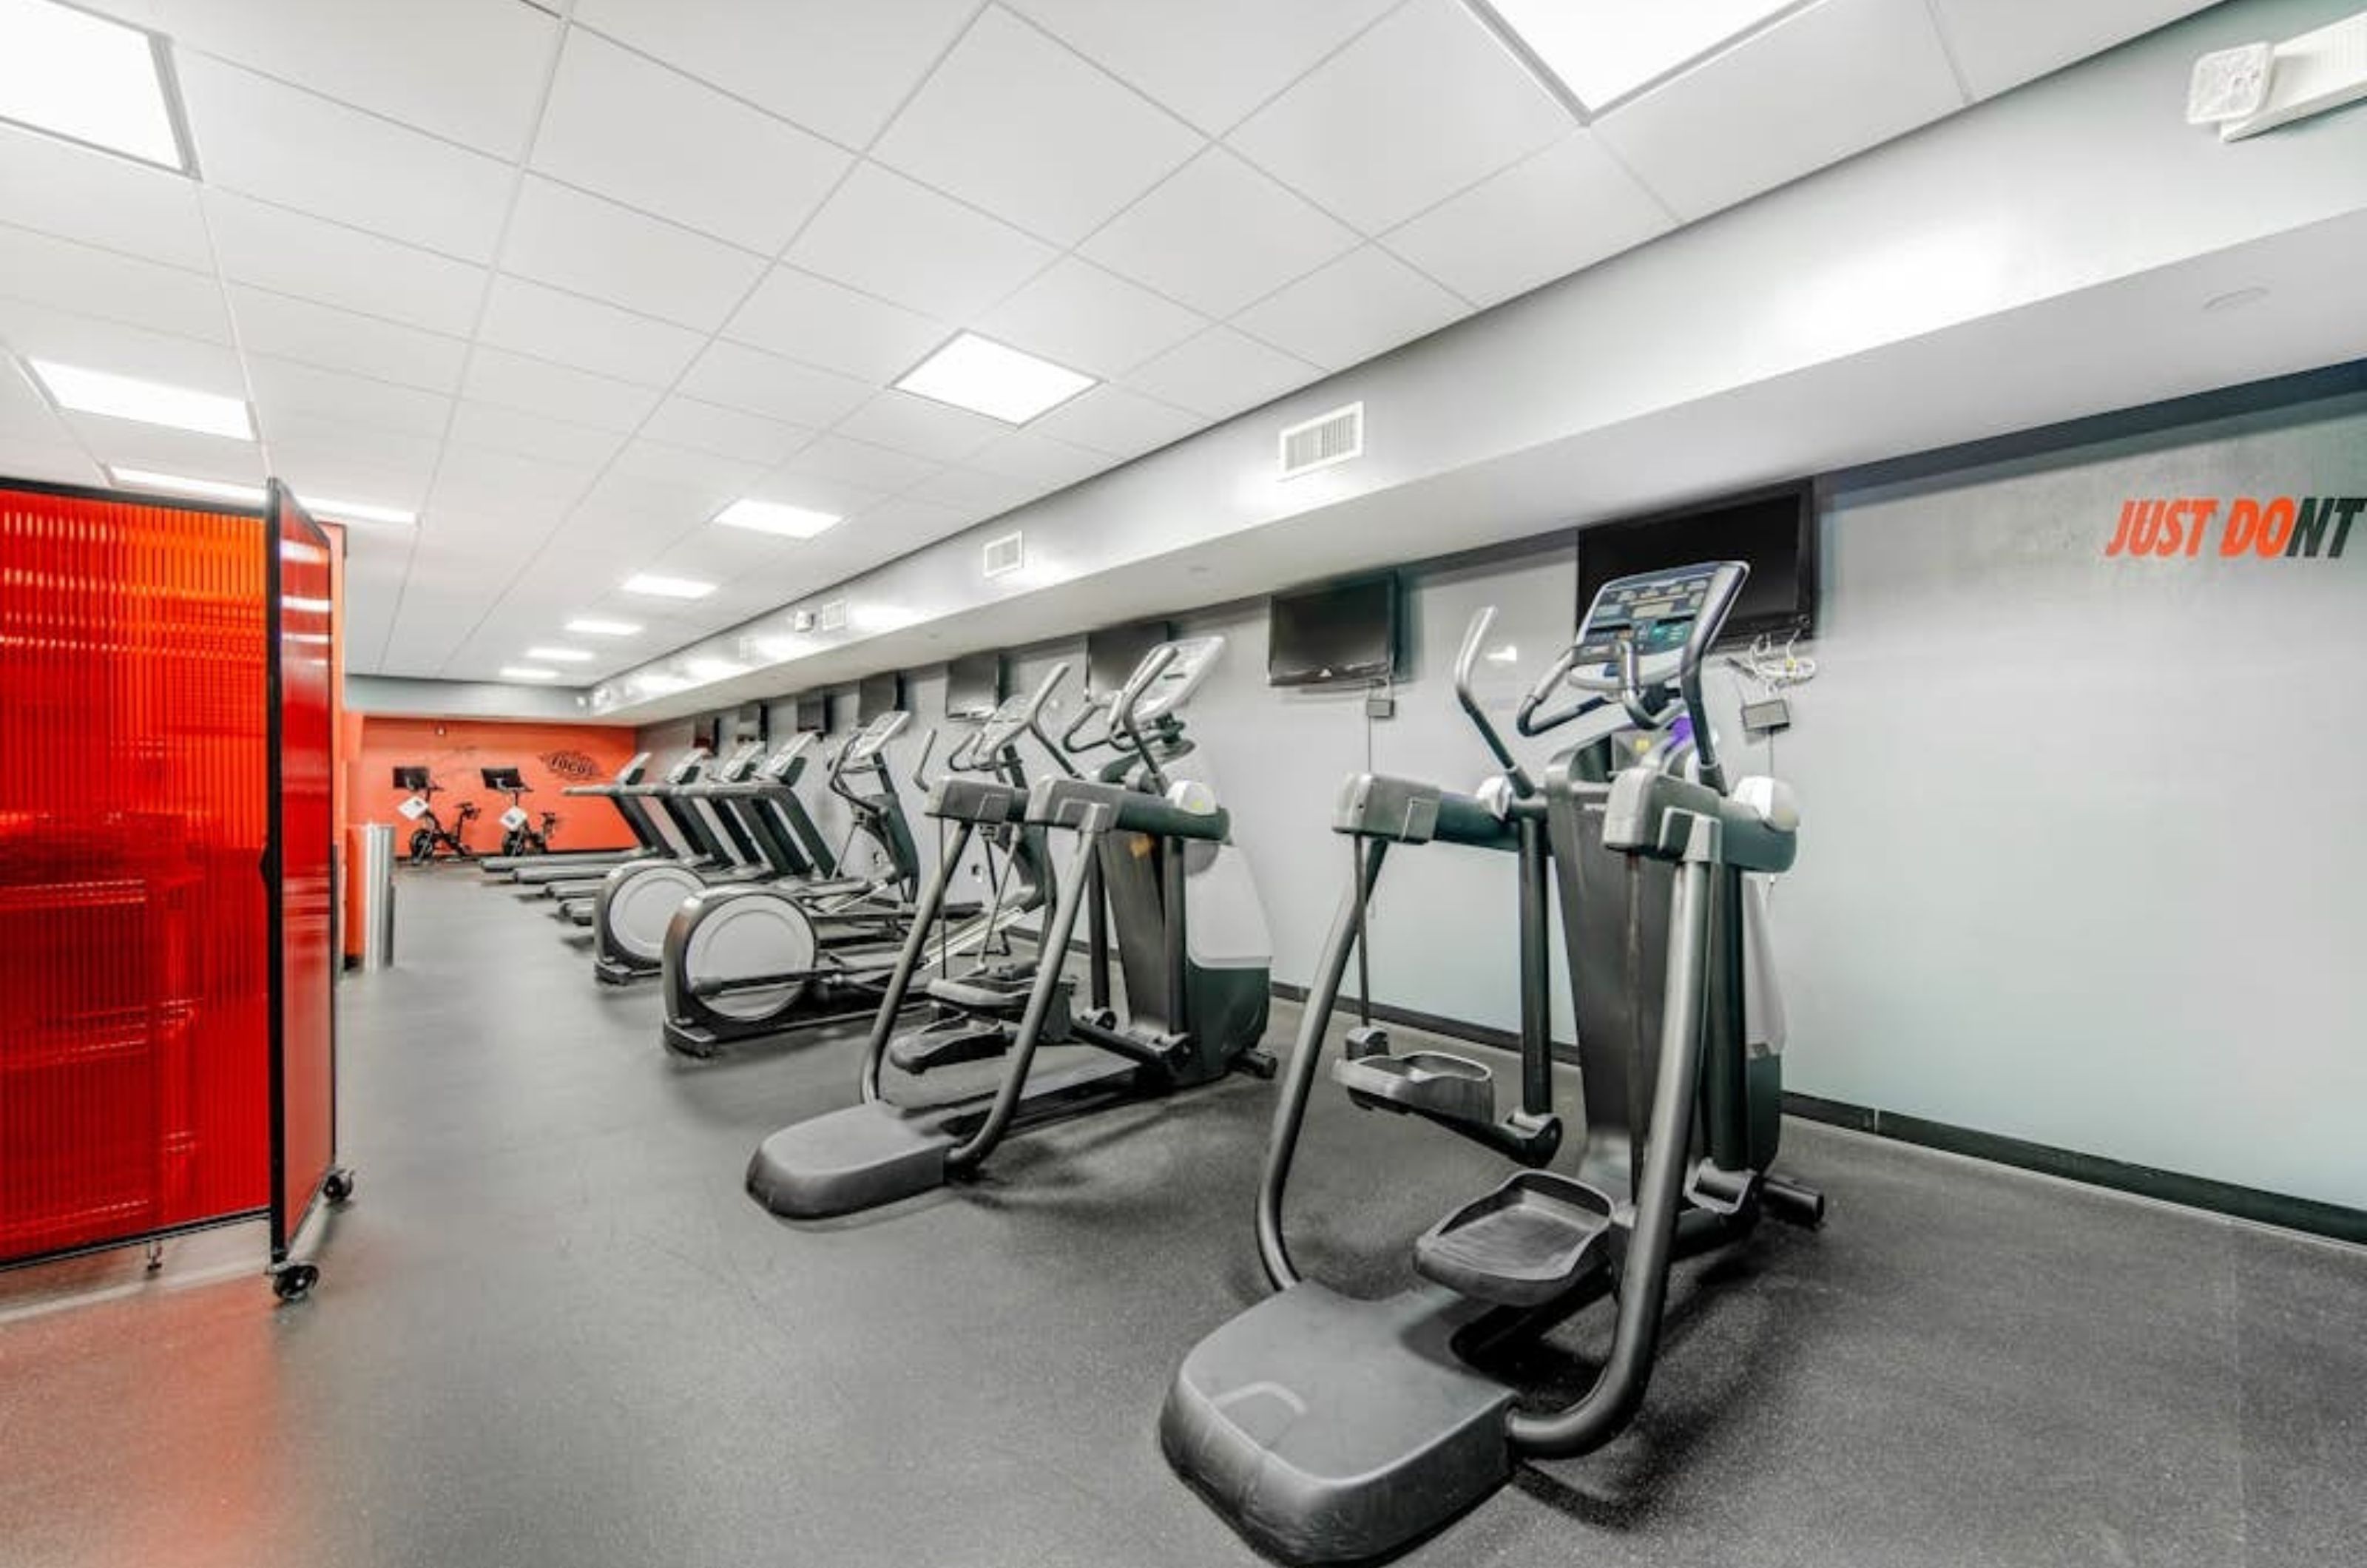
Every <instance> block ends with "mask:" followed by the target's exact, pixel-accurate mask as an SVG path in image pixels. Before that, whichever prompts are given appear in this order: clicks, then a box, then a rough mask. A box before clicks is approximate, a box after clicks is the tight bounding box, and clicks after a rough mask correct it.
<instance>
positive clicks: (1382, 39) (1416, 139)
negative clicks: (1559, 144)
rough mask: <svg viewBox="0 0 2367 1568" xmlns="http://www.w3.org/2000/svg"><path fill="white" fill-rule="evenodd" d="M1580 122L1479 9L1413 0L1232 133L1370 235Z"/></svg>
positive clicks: (1239, 146)
mask: <svg viewBox="0 0 2367 1568" xmlns="http://www.w3.org/2000/svg"><path fill="white" fill-rule="evenodd" d="M1569 124H1570V121H1569V112H1568V111H1567V110H1565V109H1564V108H1563V107H1561V105H1560V104H1558V103H1557V102H1556V101H1555V100H1554V99H1553V98H1552V97H1551V96H1548V95H1547V94H1546V90H1545V89H1544V88H1543V87H1541V86H1539V85H1537V82H1536V79H1535V77H1534V76H1532V75H1530V73H1528V71H1527V70H1526V69H1525V68H1524V67H1523V66H1522V65H1521V64H1520V63H1519V62H1516V61H1514V60H1513V58H1512V55H1511V54H1510V53H1509V52H1507V51H1506V50H1505V49H1504V47H1503V45H1502V44H1501V43H1499V42H1498V41H1497V40H1496V39H1495V37H1494V36H1493V35H1492V34H1490V33H1489V30H1488V29H1487V28H1486V27H1484V26H1483V25H1482V24H1481V23H1480V22H1479V21H1478V19H1477V18H1476V17H1473V16H1472V15H1471V13H1470V12H1469V11H1468V10H1467V9H1466V8H1464V7H1463V6H1460V5H1457V4H1455V0H1412V3H1411V4H1410V5H1408V6H1405V7H1404V8H1403V9H1401V10H1399V11H1398V12H1396V13H1394V14H1393V15H1391V16H1390V17H1387V18H1386V19H1385V20H1383V21H1382V22H1380V23H1379V24H1378V25H1376V27H1374V28H1372V30H1370V31H1369V32H1366V33H1365V34H1364V35H1363V36H1362V37H1360V38H1358V39H1356V41H1355V42H1353V43H1352V44H1350V45H1349V46H1348V47H1347V48H1345V49H1343V50H1342V51H1340V52H1339V53H1338V54H1336V55H1333V56H1332V57H1331V59H1330V60H1328V61H1326V62H1323V63H1322V64H1321V65H1319V66H1318V67H1317V68H1316V69H1315V70H1314V71H1312V72H1310V73H1308V75H1307V76H1306V78H1305V79H1304V80H1302V81H1300V82H1299V83H1298V84H1297V85H1295V86H1293V87H1292V88H1291V89H1290V90H1289V91H1288V92H1285V93H1284V94H1283V95H1282V96H1280V97H1279V98H1276V99H1275V100H1274V102H1272V103H1270V104H1268V105H1267V106H1266V107H1263V108H1262V109H1260V110H1259V111H1258V112H1257V113H1255V114H1253V115H1251V117H1250V118H1248V119H1247V120H1245V121H1243V122H1242V123H1241V125H1240V128H1239V129H1238V130H1235V131H1234V132H1233V133H1232V135H1231V136H1230V137H1229V139H1228V140H1229V142H1230V144H1231V146H1232V147H1233V149H1234V151H1236V152H1240V154H1241V155H1242V156H1243V157H1245V158H1248V159H1249V160H1250V161H1251V163H1254V164H1258V165H1259V166H1260V167H1262V168H1263V169H1264V170H1265V171H1266V172H1267V173H1269V174H1271V175H1274V176H1275V177H1276V178H1278V179H1280V180H1282V181H1283V182H1284V183H1285V184H1286V185H1288V186H1291V187H1292V188H1293V189H1295V190H1298V191H1301V192H1303V193H1305V194H1306V195H1307V196H1308V197H1310V198H1311V199H1313V200H1314V201H1316V202H1317V203H1319V205H1321V206H1322V207H1323V208H1324V209H1327V210H1329V211H1331V212H1335V213H1337V214H1339V215H1340V216H1341V217H1342V218H1343V219H1345V220H1348V221H1349V222H1350V223H1353V224H1354V225H1355V226H1356V227H1358V228H1360V229H1362V230H1364V231H1365V232H1366V233H1368V234H1369V233H1377V232H1379V231H1381V230H1383V229H1386V228H1388V227H1389V226H1390V225H1392V224H1395V223H1400V222H1403V221H1404V220H1406V219H1408V218H1410V217H1412V216H1413V215H1414V214H1415V213H1417V212H1419V211H1421V209H1423V208H1426V207H1429V206H1430V205H1432V204H1433V203H1434V202H1437V201H1440V200H1443V199H1444V198H1445V197H1449V196H1452V195H1454V194H1455V192H1456V191H1458V190H1460V189H1462V188H1463V187H1464V186H1468V185H1471V184H1473V183H1475V182H1476V181H1478V180H1481V179H1484V178H1486V177H1487V176H1488V175H1491V174H1493V173H1495V172H1496V171H1497V170H1498V169H1501V168H1502V167H1504V166H1505V165H1506V164H1511V163H1513V162H1515V161H1516V160H1518V159H1520V158H1523V157H1525V156H1526V155H1528V154H1529V153H1531V152H1535V151H1536V150H1537V149H1538V148H1540V147H1542V146H1544V145H1545V144H1546V142H1548V141H1553V140H1554V139H1555V138H1556V137H1557V136H1559V135H1560V134H1561V133H1562V132H1564V131H1566V130H1569Z"/></svg>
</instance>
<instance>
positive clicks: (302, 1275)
mask: <svg viewBox="0 0 2367 1568" xmlns="http://www.w3.org/2000/svg"><path fill="white" fill-rule="evenodd" d="M320 1282H321V1271H320V1269H316V1268H314V1267H313V1266H312V1265H311V1264H310V1263H290V1264H288V1265H286V1266H285V1267H283V1268H282V1269H280V1270H279V1272H277V1274H274V1275H273V1276H271V1293H272V1294H273V1295H275V1296H277V1297H278V1298H279V1299H280V1300H281V1301H283V1302H294V1301H301V1300H303V1299H304V1297H306V1296H307V1295H310V1294H311V1291H312V1287H313V1286H315V1285H317V1284H319V1283H320Z"/></svg>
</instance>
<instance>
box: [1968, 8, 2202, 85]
mask: <svg viewBox="0 0 2367 1568" xmlns="http://www.w3.org/2000/svg"><path fill="white" fill-rule="evenodd" d="M2210 4H2211V0H2080V4H2078V5H2077V6H2065V5H2060V4H2057V3H2056V0H1932V6H1931V9H1932V11H1933V12H1934V13H1935V14H1936V15H1937V16H1938V17H1939V19H1940V27H1941V29H1942V31H1943V32H1944V33H1945V34H1946V35H1947V39H1948V47H1949V50H1950V51H1951V52H1952V53H1954V56H1955V60H1956V64H1957V65H1958V66H1959V67H1961V68H1962V69H1963V71H1964V73H1965V85H1966V86H1968V87H1970V88H1971V89H1972V91H1973V96H1975V97H1976V98H1987V97H1992V96H1996V95H1997V94H1999V93H2002V92H2004V91H2006V90H2007V89H2008V88H2010V87H2017V86H2020V85H2022V83H2024V82H2028V81H2031V80H2032V79H2033V78H2035V77H2039V76H2044V75H2045V74H2046V73H2048V72H2050V71H2054V70H2056V69H2057V68H2059V67H2061V66H2065V65H2068V64H2070V63H2071V62H2074V61H2078V60H2085V59H2087V58H2088V56H2090V55H2091V54H2097V53H2101V52H2102V51H2105V50H2107V49H2110V48H2112V46H2113V45H2114V44H2117V43H2121V42H2124V41H2125V40H2127V39H2133V38H2135V37H2136V36H2137V35H2138V34H2140V33H2146V32H2150V31H2152V30H2153V29H2154V28H2157V27H2160V26H2162V25H2164V24H2165V23H2168V22H2174V21H2176V20H2177V19H2178V18H2179V17H2184V16H2189V15H2191V14H2192V13H2194V12H2196V11H2200V10H2202V9H2203V8H2204V7H2205V6H2208V5H2210Z"/></svg>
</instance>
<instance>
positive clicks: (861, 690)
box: [855, 670, 904, 724]
mask: <svg viewBox="0 0 2367 1568" xmlns="http://www.w3.org/2000/svg"><path fill="white" fill-rule="evenodd" d="M903 705H904V677H903V676H901V675H900V674H898V673H897V672H896V671H893V670H890V671H887V672H886V673H885V674H880V675H866V676H865V677H864V678H863V682H862V684H860V685H858V686H856V687H855V722H856V723H857V724H869V723H870V722H871V721H872V720H873V719H875V718H878V716H880V715H881V714H883V713H894V712H896V711H897V710H898V709H900V708H901V707H902V706H903Z"/></svg>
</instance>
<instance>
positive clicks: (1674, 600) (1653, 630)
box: [1578, 566, 1716, 665]
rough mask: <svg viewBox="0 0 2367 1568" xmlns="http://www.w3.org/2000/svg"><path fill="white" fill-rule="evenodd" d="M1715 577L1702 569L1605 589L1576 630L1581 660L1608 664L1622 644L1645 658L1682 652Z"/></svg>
mask: <svg viewBox="0 0 2367 1568" xmlns="http://www.w3.org/2000/svg"><path fill="white" fill-rule="evenodd" d="M1715 580H1716V568H1715V567H1709V566H1704V567H1701V568H1698V569H1694V570H1687V571H1682V572H1670V573H1667V574H1665V575H1659V576H1651V577H1643V578H1637V579H1634V580H1632V581H1625V582H1614V583H1611V584H1609V585H1607V586H1606V587H1604V588H1603V591H1602V593H1601V596H1600V597H1599V598H1598V599H1597V600H1596V602H1595V603H1594V604H1592V605H1591V608H1590V611H1589V614H1588V615H1587V617H1586V624H1585V626H1582V627H1581V628H1580V643H1579V649H1578V654H1579V660H1580V663H1591V662H1602V663H1604V664H1606V665H1608V664H1611V663H1613V662H1614V660H1616V658H1617V656H1618V645H1619V644H1620V643H1623V642H1629V643H1633V644H1635V647H1636V652H1637V655H1638V656H1640V657H1644V658H1649V657H1651V656H1652V655H1654V654H1659V653H1674V652H1676V651H1677V650H1679V649H1682V648H1683V647H1684V646H1685V640H1686V639H1687V638H1688V637H1692V636H1693V623H1694V622H1695V621H1696V620H1699V619H1700V618H1701V613H1702V605H1703V604H1704V601H1705V600H1706V599H1707V598H1708V596H1709V590H1710V584H1711V583H1712V582H1713V581H1715Z"/></svg>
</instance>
